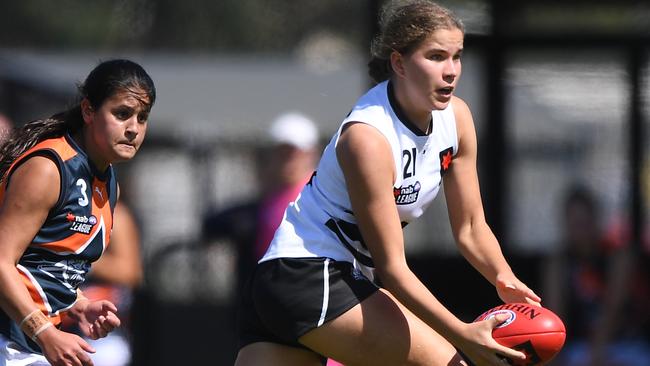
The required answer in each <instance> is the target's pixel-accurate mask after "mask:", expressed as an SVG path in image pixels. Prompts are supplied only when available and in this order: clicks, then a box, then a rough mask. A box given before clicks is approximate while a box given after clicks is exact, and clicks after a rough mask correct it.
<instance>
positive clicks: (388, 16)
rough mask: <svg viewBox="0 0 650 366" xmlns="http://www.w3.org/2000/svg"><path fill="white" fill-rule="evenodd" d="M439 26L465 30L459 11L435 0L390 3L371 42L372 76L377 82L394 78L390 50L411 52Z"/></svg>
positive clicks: (383, 11) (396, 0)
mask: <svg viewBox="0 0 650 366" xmlns="http://www.w3.org/2000/svg"><path fill="white" fill-rule="evenodd" d="M438 29H459V30H461V31H462V32H463V33H465V27H464V26H463V23H462V22H461V21H460V19H459V18H458V17H456V15H454V14H453V13H452V12H451V11H450V10H448V9H446V8H444V7H442V6H440V5H438V4H436V3H434V2H432V1H429V0H406V1H405V0H393V1H389V2H388V3H386V4H385V5H384V6H383V7H382V11H381V14H380V16H379V35H377V37H375V38H374V39H373V41H372V44H371V46H370V53H371V59H370V62H368V74H369V75H370V77H371V78H372V79H373V80H374V81H375V82H377V83H380V82H382V81H384V80H387V79H388V78H390V77H391V75H392V74H393V70H392V68H391V66H390V54H391V53H392V52H393V51H397V52H399V53H401V54H408V53H410V52H411V51H413V50H414V49H416V48H417V47H418V46H419V45H420V44H421V43H422V42H423V41H424V40H425V39H426V38H427V37H429V36H430V35H431V33H432V32H434V31H436V30H438Z"/></svg>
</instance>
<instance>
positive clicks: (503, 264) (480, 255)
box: [457, 223, 512, 285]
mask: <svg viewBox="0 0 650 366" xmlns="http://www.w3.org/2000/svg"><path fill="white" fill-rule="evenodd" d="M457 240H458V248H459V250H460V252H461V253H462V254H463V256H464V257H465V259H467V261H468V262H470V263H471V264H472V266H473V267H474V268H475V269H476V270H477V271H479V273H481V275H483V277H485V279H487V280H488V281H489V282H490V283H491V284H493V285H495V284H496V278H497V276H498V275H499V274H511V273H512V269H511V268H510V266H509V265H508V262H507V261H506V259H505V257H504V256H503V253H502V252H501V247H500V246H499V242H498V241H497V239H496V238H495V236H494V234H493V233H492V231H491V230H490V228H489V227H488V226H487V224H485V223H484V224H477V225H468V227H467V228H466V229H464V230H463V232H462V233H461V234H460V235H458V238H457Z"/></svg>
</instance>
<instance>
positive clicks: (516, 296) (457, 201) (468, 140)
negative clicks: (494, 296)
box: [444, 98, 541, 305]
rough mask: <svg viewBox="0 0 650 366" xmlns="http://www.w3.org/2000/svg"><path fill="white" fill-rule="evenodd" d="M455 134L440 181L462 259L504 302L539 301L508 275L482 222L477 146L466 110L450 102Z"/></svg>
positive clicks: (487, 229) (498, 251)
mask: <svg viewBox="0 0 650 366" xmlns="http://www.w3.org/2000/svg"><path fill="white" fill-rule="evenodd" d="M453 107H454V113H455V115H456V125H457V130H458V154H457V155H456V157H455V158H454V160H453V163H452V167H451V169H450V170H449V171H448V172H447V174H446V175H445V178H444V184H445V196H446V198H447V207H448V210H449V219H450V221H451V226H452V230H453V233H454V237H455V239H456V243H457V244H458V248H459V250H460V251H461V253H462V254H463V256H464V257H465V258H466V259H467V260H468V261H469V262H470V263H471V264H472V265H473V266H474V268H476V269H477V270H478V271H479V272H480V273H481V274H482V275H483V276H484V277H485V278H486V279H487V280H488V281H490V283H492V284H493V285H495V286H496V288H497V291H498V293H499V296H500V297H501V299H502V300H503V301H505V302H529V303H532V304H537V305H539V301H541V299H540V298H539V297H538V296H537V295H535V293H534V292H533V291H532V290H530V289H529V288H528V287H526V285H524V284H523V283H521V281H519V280H518V279H517V278H516V277H515V275H514V274H513V273H512V270H511V269H510V266H509V265H508V263H507V262H506V259H505V258H504V257H503V254H502V252H501V248H500V246H499V243H498V241H497V239H496V237H495V236H494V234H493V233H492V230H491V229H490V227H489V226H488V224H487V222H486V221H485V214H484V212H483V204H482V202H481V193H480V189H479V183H478V174H477V172H476V157H477V142H476V132H475V130H474V122H473V120H472V115H471V113H470V111H469V108H468V107H467V105H466V104H465V102H463V101H462V100H461V99H459V98H454V99H453Z"/></svg>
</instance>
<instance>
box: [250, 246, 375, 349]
mask: <svg viewBox="0 0 650 366" xmlns="http://www.w3.org/2000/svg"><path fill="white" fill-rule="evenodd" d="M378 289H379V288H378V287H377V286H376V285H375V284H374V283H372V281H370V280H369V279H368V278H367V277H366V276H364V275H363V274H362V273H361V272H360V271H359V270H358V269H355V268H354V267H353V266H352V263H349V262H337V261H334V260H332V259H329V258H280V259H273V260H269V261H266V262H262V263H260V264H258V265H257V267H256V268H255V272H254V273H253V276H252V277H251V278H250V279H249V281H248V283H247V285H246V286H245V288H244V290H243V294H242V299H241V301H242V303H241V306H240V308H239V319H238V325H239V329H238V330H239V348H240V349H241V348H242V347H244V346H246V345H248V344H251V343H255V342H273V343H279V344H284V345H287V346H292V347H300V348H305V347H304V346H303V345H301V344H300V343H299V342H298V338H300V337H301V336H302V335H304V334H305V333H307V332H308V331H310V330H312V329H314V328H317V327H319V326H321V325H322V324H324V323H325V322H327V321H329V320H332V319H335V318H336V317H338V316H339V315H341V314H343V313H345V312H346V311H348V310H350V309H351V308H353V307H354V306H355V305H357V304H358V303H360V302H361V301H363V300H364V299H366V298H367V297H368V296H370V295H372V294H373V293H375V292H376V291H377V290H378Z"/></svg>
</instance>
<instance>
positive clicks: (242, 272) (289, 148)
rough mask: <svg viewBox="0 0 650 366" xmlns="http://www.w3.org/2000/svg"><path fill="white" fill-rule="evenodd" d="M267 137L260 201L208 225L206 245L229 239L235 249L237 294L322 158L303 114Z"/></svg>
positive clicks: (212, 217)
mask: <svg viewBox="0 0 650 366" xmlns="http://www.w3.org/2000/svg"><path fill="white" fill-rule="evenodd" d="M268 138H269V140H270V146H269V147H268V148H267V149H263V151H262V153H261V156H260V159H259V161H258V164H259V177H260V195H259V197H256V198H255V199H253V200H251V201H248V202H242V203H239V204H237V205H235V206H233V207H230V208H227V209H225V210H223V211H216V212H210V213H208V214H207V215H206V217H205V218H204V221H203V237H204V238H205V239H206V240H215V239H228V240H231V241H232V242H233V243H234V245H235V246H236V250H237V255H238V281H239V286H238V289H239V288H241V284H242V282H243V281H245V280H246V278H247V277H248V275H249V274H250V272H251V271H252V269H253V268H254V267H255V264H257V261H258V260H259V259H260V258H261V256H262V255H263V254H264V252H265V251H266V248H267V247H268V245H269V243H270V242H271V239H273V234H274V233H275V229H276V228H277V227H278V225H279V224H280V221H282V216H283V214H284V210H285V209H286V207H287V205H288V204H289V202H291V201H293V200H294V199H295V198H296V196H297V195H298V193H299V192H300V190H301V189H302V187H303V186H304V185H305V183H307V182H308V181H309V178H310V177H311V175H312V173H313V172H314V168H315V165H316V159H317V158H318V153H319V151H318V142H319V141H318V140H319V136H318V129H317V128H316V125H315V124H314V122H313V121H312V120H311V119H309V118H308V117H307V116H305V115H303V114H301V113H298V112H288V113H285V114H282V115H280V116H278V117H277V118H276V119H275V120H274V121H273V122H272V124H271V127H270V129H269V131H268Z"/></svg>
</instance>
